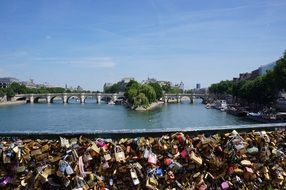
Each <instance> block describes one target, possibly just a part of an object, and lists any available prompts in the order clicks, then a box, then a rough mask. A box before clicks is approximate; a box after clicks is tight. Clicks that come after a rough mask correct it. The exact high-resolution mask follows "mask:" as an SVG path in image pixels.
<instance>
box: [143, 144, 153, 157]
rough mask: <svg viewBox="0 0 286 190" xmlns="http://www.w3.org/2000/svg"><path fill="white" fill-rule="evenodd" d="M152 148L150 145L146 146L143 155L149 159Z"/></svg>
mask: <svg viewBox="0 0 286 190" xmlns="http://www.w3.org/2000/svg"><path fill="white" fill-rule="evenodd" d="M151 152H152V151H151V148H150V147H146V148H145V150H144V155H143V157H144V158H146V159H148V158H149V156H150V154H151Z"/></svg>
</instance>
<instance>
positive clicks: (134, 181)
mask: <svg viewBox="0 0 286 190" xmlns="http://www.w3.org/2000/svg"><path fill="white" fill-rule="evenodd" d="M130 175H131V178H132V181H133V184H134V185H138V184H139V183H140V181H139V179H138V176H137V173H136V170H135V169H134V168H131V169H130Z"/></svg>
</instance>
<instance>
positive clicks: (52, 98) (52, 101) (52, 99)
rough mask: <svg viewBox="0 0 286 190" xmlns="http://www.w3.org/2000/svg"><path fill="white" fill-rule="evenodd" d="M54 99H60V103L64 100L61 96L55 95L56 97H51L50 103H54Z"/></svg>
mask: <svg viewBox="0 0 286 190" xmlns="http://www.w3.org/2000/svg"><path fill="white" fill-rule="evenodd" d="M56 98H60V99H61V100H62V102H64V98H63V97H62V96H59V95H56V96H52V97H51V100H50V101H51V103H54V100H55V99H56Z"/></svg>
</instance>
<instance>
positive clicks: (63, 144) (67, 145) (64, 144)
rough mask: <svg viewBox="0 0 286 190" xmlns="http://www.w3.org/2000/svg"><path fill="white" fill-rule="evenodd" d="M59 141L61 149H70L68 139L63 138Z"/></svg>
mask: <svg viewBox="0 0 286 190" xmlns="http://www.w3.org/2000/svg"><path fill="white" fill-rule="evenodd" d="M60 141H61V147H64V148H69V147H70V143H69V140H68V139H66V138H64V137H60Z"/></svg>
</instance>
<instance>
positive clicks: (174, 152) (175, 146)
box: [172, 144, 179, 155]
mask: <svg viewBox="0 0 286 190" xmlns="http://www.w3.org/2000/svg"><path fill="white" fill-rule="evenodd" d="M178 152H179V149H178V146H177V145H175V144H174V145H173V147H172V154H173V155H175V154H177V153H178Z"/></svg>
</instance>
